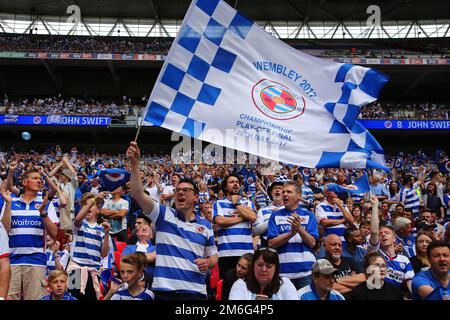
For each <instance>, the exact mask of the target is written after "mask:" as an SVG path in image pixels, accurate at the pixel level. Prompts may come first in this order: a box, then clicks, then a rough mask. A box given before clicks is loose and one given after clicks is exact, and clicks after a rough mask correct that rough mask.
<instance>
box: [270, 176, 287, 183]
mask: <svg viewBox="0 0 450 320" xmlns="http://www.w3.org/2000/svg"><path fill="white" fill-rule="evenodd" d="M288 181H289V178H288V177H287V176H286V175H284V174H282V175H279V176H278V177H277V178H276V179H275V181H274V182H282V183H286V182H288Z"/></svg>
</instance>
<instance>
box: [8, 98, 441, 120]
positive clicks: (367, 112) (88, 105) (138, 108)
mask: <svg viewBox="0 0 450 320" xmlns="http://www.w3.org/2000/svg"><path fill="white" fill-rule="evenodd" d="M146 102H147V100H146V98H142V99H134V98H133V99H132V98H127V97H125V96H124V97H123V98H122V99H111V98H108V99H98V98H87V97H63V96H61V95H59V96H54V97H42V98H36V97H33V98H13V99H10V98H9V97H8V95H6V94H5V95H4V97H3V99H2V106H3V112H2V113H3V114H15V115H16V114H19V115H21V114H23V115H43V114H52V115H91V116H93V115H103V116H113V117H118V116H131V115H141V114H142V112H143V110H144V109H145V105H146ZM449 115H450V107H448V106H447V105H445V104H442V103H428V102H426V103H404V104H390V103H383V104H382V103H380V102H373V103H370V104H368V105H366V106H364V107H363V108H362V109H361V113H360V115H359V118H360V119H438V120H448V119H449Z"/></svg>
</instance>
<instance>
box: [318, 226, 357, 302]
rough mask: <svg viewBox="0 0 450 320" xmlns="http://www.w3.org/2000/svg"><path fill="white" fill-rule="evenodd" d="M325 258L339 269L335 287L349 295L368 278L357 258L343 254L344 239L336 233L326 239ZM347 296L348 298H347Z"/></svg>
mask: <svg viewBox="0 0 450 320" xmlns="http://www.w3.org/2000/svg"><path fill="white" fill-rule="evenodd" d="M323 245H324V248H325V258H326V259H327V260H328V261H330V262H331V264H332V265H333V267H335V268H336V269H338V271H337V272H336V274H335V277H336V278H335V279H336V281H335V282H334V285H333V289H334V290H337V291H338V292H339V293H341V294H343V295H344V297H346V296H347V297H348V295H349V293H350V292H351V291H352V289H353V288H354V287H356V286H357V285H358V284H360V283H361V282H363V281H365V280H366V277H365V276H364V273H362V272H361V270H359V269H358V267H357V266H356V262H355V260H353V258H350V257H344V256H342V240H341V238H340V237H339V236H338V235H336V234H330V235H328V236H327V237H326V238H325V239H324V243H323ZM347 297H346V299H347Z"/></svg>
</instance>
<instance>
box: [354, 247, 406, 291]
mask: <svg viewBox="0 0 450 320" xmlns="http://www.w3.org/2000/svg"><path fill="white" fill-rule="evenodd" d="M363 266H364V274H365V275H366V278H367V280H366V281H365V282H362V283H360V284H359V285H357V286H356V287H355V288H354V289H353V290H352V292H351V294H350V299H349V300H403V296H402V293H401V292H400V289H399V288H398V287H397V286H396V285H394V284H391V283H389V282H387V281H384V279H385V277H386V271H387V265H386V261H385V260H384V258H383V256H381V255H380V254H379V253H377V252H372V253H368V254H367V255H366V256H365V257H364V264H363Z"/></svg>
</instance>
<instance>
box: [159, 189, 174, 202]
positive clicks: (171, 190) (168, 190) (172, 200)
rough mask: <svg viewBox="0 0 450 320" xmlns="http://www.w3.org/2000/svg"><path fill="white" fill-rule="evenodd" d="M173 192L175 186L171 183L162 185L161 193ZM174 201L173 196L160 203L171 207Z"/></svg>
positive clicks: (168, 193) (169, 193)
mask: <svg viewBox="0 0 450 320" xmlns="http://www.w3.org/2000/svg"><path fill="white" fill-rule="evenodd" d="M174 193H175V187H174V186H172V185H168V186H164V190H163V195H171V194H174ZM174 202H175V199H174V197H172V199H170V200H166V201H164V203H161V204H162V205H164V206H166V207H171V206H172V205H173V203H174Z"/></svg>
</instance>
